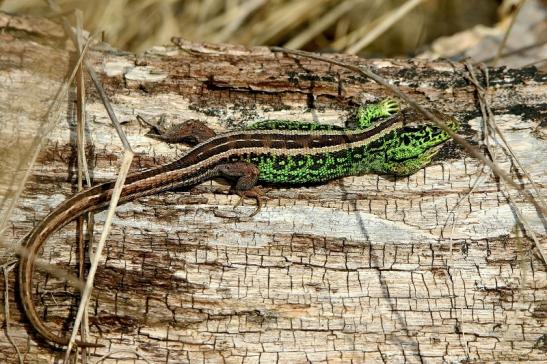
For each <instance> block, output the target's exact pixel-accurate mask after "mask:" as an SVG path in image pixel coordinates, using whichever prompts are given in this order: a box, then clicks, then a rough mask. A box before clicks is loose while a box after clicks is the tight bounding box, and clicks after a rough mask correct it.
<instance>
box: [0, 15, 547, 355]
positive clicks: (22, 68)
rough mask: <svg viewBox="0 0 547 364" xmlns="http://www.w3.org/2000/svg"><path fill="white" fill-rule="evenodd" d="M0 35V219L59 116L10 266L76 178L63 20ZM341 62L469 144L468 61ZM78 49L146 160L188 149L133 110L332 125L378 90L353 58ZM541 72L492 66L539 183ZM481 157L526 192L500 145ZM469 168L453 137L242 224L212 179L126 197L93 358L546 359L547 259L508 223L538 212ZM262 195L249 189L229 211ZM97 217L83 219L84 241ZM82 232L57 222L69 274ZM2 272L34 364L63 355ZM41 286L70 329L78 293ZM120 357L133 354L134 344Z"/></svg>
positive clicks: (25, 198) (103, 137) (100, 115)
mask: <svg viewBox="0 0 547 364" xmlns="http://www.w3.org/2000/svg"><path fill="white" fill-rule="evenodd" d="M0 29H1V30H2V31H1V32H0V82H1V83H2V86H3V87H2V92H1V94H0V100H1V102H0V108H1V110H0V113H1V115H2V116H1V117H0V118H1V119H0V120H1V125H2V128H1V130H0V139H1V140H2V145H1V146H2V152H1V157H0V158H1V162H2V173H3V175H2V176H1V181H0V182H1V189H2V194H3V195H4V196H5V197H6V198H5V199H4V201H3V205H2V208H3V211H2V212H5V208H6V206H7V202H6V201H9V198H12V197H13V194H14V191H15V188H16V187H17V186H18V184H19V183H20V182H19V181H21V180H22V172H21V169H20V168H19V167H20V166H19V163H20V162H21V160H24V158H25V157H27V156H28V153H29V151H30V150H31V149H32V147H33V146H34V145H36V141H35V140H34V139H33V138H34V136H35V135H36V132H37V130H39V128H40V126H41V125H42V123H43V122H44V120H46V116H47V115H50V116H49V117H50V118H53V119H54V120H57V121H56V123H55V124H54V128H53V130H52V131H51V132H50V133H49V134H48V135H47V137H46V138H45V139H44V142H43V143H44V144H43V147H42V148H41V151H40V154H39V156H38V159H37V162H36V164H35V165H34V166H33V167H32V176H31V177H30V178H29V180H28V181H27V183H26V185H25V189H24V192H23V194H22V196H21V197H20V199H19V200H18V203H17V207H16V209H15V210H14V211H13V213H12V214H11V216H10V217H9V224H8V229H7V230H6V231H5V232H4V234H3V236H2V239H3V240H2V241H3V242H4V243H5V244H7V245H4V246H0V256H1V257H2V262H7V261H9V260H10V259H13V257H14V255H13V249H11V248H12V247H14V246H16V244H18V243H19V241H20V239H21V238H23V237H24V235H25V234H26V233H28V232H29V231H30V230H31V229H32V227H33V226H34V225H36V224H37V223H38V222H39V221H40V220H41V219H42V218H43V217H44V216H45V215H46V214H47V213H48V212H49V211H51V210H52V209H54V208H55V207H56V206H57V205H58V204H59V203H60V202H61V201H62V200H63V199H65V198H66V197H68V196H70V195H71V194H73V193H74V192H75V183H74V178H75V177H74V176H75V172H74V168H75V165H76V151H75V140H76V137H75V121H74V118H75V116H74V115H75V111H74V106H73V104H74V101H73V100H74V97H73V95H72V94H70V95H69V96H68V97H65V98H64V99H63V100H62V102H61V103H60V104H59V105H58V107H59V111H58V114H59V116H60V117H59V118H58V119H55V117H54V116H55V115H57V114H55V113H56V112H57V111H56V109H55V108H54V109H53V111H51V110H49V111H48V106H49V105H50V103H51V101H52V100H53V97H54V95H55V92H56V91H57V90H58V89H59V88H60V87H61V85H62V83H63V80H64V79H65V78H66V77H67V76H68V75H70V73H71V71H72V68H73V65H74V62H75V61H76V59H77V57H76V56H75V52H74V48H73V47H71V46H69V45H68V44H69V43H68V42H67V41H66V40H65V38H64V34H63V32H62V28H61V27H59V26H58V25H56V24H54V23H51V22H50V21H48V20H45V19H41V18H29V17H21V16H11V15H8V14H2V13H0ZM331 56H332V57H336V58H337V59H338V60H341V61H344V62H348V63H351V64H354V65H367V66H368V67H370V68H372V70H374V71H375V72H377V73H378V74H380V75H381V76H382V77H384V78H387V79H389V80H391V81H392V82H393V84H395V85H397V86H398V87H400V89H401V90H402V91H403V92H405V93H407V94H409V95H411V96H412V97H413V98H415V99H416V100H417V101H418V102H419V103H421V104H422V105H424V106H427V107H431V108H436V109H438V110H440V111H443V112H445V113H448V114H452V115H454V116H455V117H456V118H457V119H458V120H459V121H460V122H461V123H462V125H463V128H462V132H461V133H462V134H463V135H464V136H465V137H466V138H467V139H468V140H469V141H471V142H473V143H475V144H477V146H479V144H480V140H481V136H482V127H481V119H480V109H479V107H478V103H477V98H476V89H475V87H474V86H473V85H471V84H470V83H469V82H468V81H467V80H466V78H465V77H464V75H465V74H466V70H465V68H464V66H463V65H462V64H452V63H449V62H446V61H429V60H420V59H385V60H365V59H360V58H358V57H354V56H347V55H331ZM86 59H87V61H88V62H89V63H90V64H91V65H92V66H93V68H94V69H95V70H96V72H98V74H99V75H100V79H101V82H102V83H103V86H104V88H105V90H106V93H107V95H108V97H109V98H110V100H111V102H112V104H113V106H114V110H115V112H116V115H117V117H118V118H119V120H120V121H122V123H123V130H124V131H125V133H127V135H128V136H129V141H130V144H131V146H132V148H133V149H134V150H135V151H136V153H137V155H136V157H135V159H134V163H133V165H132V170H133V171H138V170H141V169H144V168H149V167H152V166H156V165H159V164H161V163H166V162H168V161H171V160H174V159H175V158H176V157H177V155H180V154H181V153H182V152H183V151H184V150H186V149H187V147H185V146H170V145H166V144H164V143H162V142H160V141H156V140H153V139H150V138H148V137H146V136H145V133H146V132H147V131H148V128H147V127H145V126H143V125H141V124H139V122H138V121H137V120H136V116H137V115H141V116H143V117H144V118H146V119H148V120H158V119H159V118H160V117H161V116H165V118H166V124H167V125H172V124H176V123H178V122H182V121H184V120H187V119H198V120H202V121H205V122H206V123H207V124H208V125H209V126H211V127H212V128H214V129H215V130H216V131H218V132H222V131H227V130H232V129H238V128H242V127H244V126H245V125H248V124H250V123H252V122H253V121H257V120H264V119H294V120H303V121H311V120H317V121H319V122H324V123H335V124H337V125H343V124H344V120H346V118H348V116H349V115H350V114H351V112H352V111H353V110H354V109H355V107H356V105H357V104H359V103H361V102H374V101H378V100H381V99H383V98H385V97H388V96H390V95H389V94H388V92H387V91H386V90H385V89H384V88H383V87H381V86H380V85H378V84H376V83H374V82H372V81H370V80H368V79H366V78H363V77H361V76H360V75H357V74H355V73H352V72H350V71H348V70H346V69H342V68H340V67H335V66H332V65H330V64H327V63H324V62H320V61H316V60H309V59H303V58H298V57H294V56H288V55H284V54H280V53H272V52H270V51H269V50H268V49H267V48H261V47H256V48H251V49H249V48H244V47H238V46H232V45H211V44H192V43H187V42H184V41H179V42H178V45H170V46H165V47H156V48H154V49H152V50H150V51H149V52H147V53H146V54H144V55H139V56H137V55H134V54H129V53H125V52H120V51H117V50H113V49H110V48H109V47H108V46H106V45H102V46H100V47H95V48H94V49H93V50H90V51H89V53H88V54H87V56H86ZM545 80H546V76H545V75H544V74H540V73H538V72H537V71H536V69H535V68H526V69H518V70H507V69H503V68H496V69H490V70H489V82H490V85H491V87H490V88H489V91H488V97H489V101H490V103H491V107H492V109H493V111H494V112H495V114H496V122H497V125H498V126H499V128H501V130H502V131H503V133H504V135H505V137H506V138H507V140H508V141H509V144H510V145H511V146H512V148H513V149H514V151H515V153H516V154H517V156H518V158H519V160H520V162H521V163H522V165H523V166H524V167H525V168H526V169H527V171H528V172H529V173H530V175H531V176H532V178H533V179H534V180H535V181H536V182H537V183H538V185H539V186H540V188H542V192H543V195H545V193H544V192H545V190H544V188H543V186H545V183H546V182H547V178H546V173H545V172H546V171H545V161H544V158H545V155H547V146H546V143H545V116H546V104H545V94H546V83H545ZM480 81H481V82H482V83H483V84H484V82H485V77H484V76H483V75H482V74H481V76H480ZM87 83H88V89H87V94H88V99H87V100H86V117H87V120H88V125H87V130H86V138H87V140H88V145H87V148H86V151H87V157H88V163H89V165H90V168H91V172H92V177H93V179H94V182H95V183H99V182H102V181H105V180H111V179H114V178H115V177H116V175H117V170H118V168H119V166H120V162H121V157H122V155H123V148H122V145H121V142H120V141H119V139H118V137H117V135H116V133H115V130H114V128H113V127H112V126H111V123H110V120H109V119H108V116H107V114H106V112H105V110H104V107H103V105H102V103H101V101H100V99H99V97H98V94H97V91H96V90H95V89H94V88H93V87H92V83H91V82H87ZM48 112H49V114H48ZM52 116H53V117H52ZM494 147H496V146H495V145H494ZM493 157H494V158H495V160H496V162H497V163H499V164H500V165H501V166H503V167H504V168H505V169H506V170H507V171H508V173H509V172H512V173H513V174H512V175H513V176H514V177H515V178H519V179H520V183H524V184H526V185H527V186H530V184H529V183H528V182H527V180H526V179H525V178H524V177H523V176H522V175H521V174H517V173H515V172H514V169H511V166H512V164H511V163H510V161H509V160H508V158H507V155H506V154H504V153H503V152H501V151H499V152H498V153H495V155H494V156H493ZM481 171H482V166H481V164H480V163H479V162H478V161H477V160H475V159H473V158H470V157H468V156H466V155H465V153H464V152H463V151H461V149H460V148H459V147H458V146H457V145H455V144H454V143H452V142H450V143H447V145H446V146H445V147H443V149H442V151H441V153H439V156H438V157H437V158H436V159H435V161H434V162H433V163H432V165H430V166H428V167H427V168H425V169H423V170H421V171H419V172H418V173H416V174H414V175H412V176H410V177H405V178H398V179H394V178H391V177H388V176H377V175H363V176H356V177H348V178H343V179H340V180H336V181H332V182H329V183H326V184H323V185H317V186H304V187H296V188H287V187H278V186H276V187H271V186H269V187H268V188H267V189H266V190H265V206H264V207H263V209H262V210H261V212H260V213H259V214H258V215H256V216H254V217H252V218H247V219H242V220H241V221H236V220H233V219H226V218H221V217H218V216H217V215H216V214H215V210H216V209H219V210H222V211H225V212H226V211H227V212H231V210H232V206H233V205H234V204H235V203H236V202H237V200H238V197H237V196H233V195H229V194H228V189H229V186H228V185H227V184H226V183H224V182H223V181H216V180H215V181H211V182H207V183H203V184H201V185H199V186H196V187H194V188H192V189H189V190H185V191H178V192H170V193H165V194H162V195H157V196H152V197H147V198H141V199H139V200H138V201H136V202H132V203H128V204H125V205H122V206H120V207H119V208H118V209H117V213H116V219H115V223H114V225H113V228H112V231H111V233H110V236H109V239H108V241H107V249H106V250H105V253H104V256H103V257H102V258H101V263H100V264H99V269H98V272H97V277H96V279H95V285H94V286H95V289H94V297H93V298H92V300H91V303H90V308H89V315H90V321H91V325H90V326H91V328H90V331H91V338H90V340H91V341H97V342H98V343H101V344H105V345H107V347H106V348H98V349H93V350H89V352H90V353H91V355H92V356H97V357H98V356H100V355H104V354H106V353H107V352H109V351H120V350H130V349H137V350H138V352H139V353H140V354H141V355H142V356H144V357H146V358H147V359H148V360H149V361H150V362H170V363H171V362H173V363H175V362H177V363H185V362H188V363H198V362H208V363H216V362H228V363H271V362H279V363H287V362H292V363H304V362H314V363H322V362H329V363H331V362H333V363H336V362H343V363H346V362H354V363H359V362H365V361H366V362H367V363H376V362H379V363H382V362H384V363H385V362H389V363H403V362H409V363H418V362H426V363H439V362H451V363H452V362H459V363H461V362H468V363H479V362H480V363H484V362H500V363H501V362H515V361H525V362H533V361H538V362H539V361H542V360H544V359H545V352H546V350H547V335H546V334H545V318H546V316H547V303H546V302H547V301H546V299H547V297H546V296H547V295H546V291H545V287H546V284H545V282H546V280H545V278H546V277H545V264H544V263H543V262H542V261H541V259H540V258H539V257H538V255H537V254H536V253H537V252H536V251H535V248H534V244H533V243H532V242H531V241H530V240H529V239H528V238H527V237H523V236H522V234H521V233H519V232H518V231H520V230H519V229H516V228H515V226H518V224H517V218H516V214H517V212H516V208H518V209H519V210H520V211H521V213H522V214H523V215H524V217H525V218H526V219H527V221H528V222H529V223H530V225H531V226H532V229H533V230H534V231H535V233H536V234H539V235H538V236H539V238H540V239H545V226H544V221H543V220H542V218H540V217H539V215H538V212H537V211H536V210H535V209H534V208H533V206H532V205H531V204H530V203H528V202H527V201H526V200H525V199H524V198H523V197H522V196H521V195H519V194H517V193H516V192H515V191H512V190H507V188H506V187H505V185H504V183H503V182H502V181H501V180H499V179H497V178H495V177H493V176H492V175H491V174H490V173H489V171H488V170H485V171H484V172H481ZM477 179H478V182H477ZM508 196H510V197H511V198H512V199H513V201H514V202H515V204H514V205H511V204H510V203H509V202H508ZM253 210H254V205H252V204H251V203H250V202H246V203H245V204H244V206H242V207H238V208H237V209H236V210H235V211H236V213H238V214H241V215H245V214H249V213H251V212H252V211H253ZM104 217H105V214H104V213H100V214H97V215H95V220H96V229H95V235H96V236H98V234H99V233H100V231H101V225H102V222H103V220H104ZM4 218H5V216H4ZM75 236H76V233H75V224H70V225H69V226H68V227H66V228H64V229H63V230H62V231H61V232H59V233H56V234H54V236H52V237H51V238H50V239H49V241H48V243H47V244H46V247H45V249H44V253H43V256H42V258H44V259H46V260H48V261H50V262H52V263H54V264H58V265H61V264H64V265H67V264H68V262H70V264H71V266H72V267H74V265H75V261H76V256H77V253H78V252H77V249H76V247H75V246H76V243H75ZM62 262H64V263H62ZM8 277H9V279H8V282H7V283H8V286H9V289H8V292H7V293H8V294H9V309H10V314H11V317H10V320H9V323H10V330H9V332H10V333H11V337H12V339H13V341H14V343H15V345H16V346H17V347H18V348H19V350H20V351H21V353H22V355H23V356H24V360H25V362H51V361H52V360H53V359H54V358H59V357H61V358H62V354H61V353H59V352H58V351H54V350H52V348H51V347H49V346H48V345H46V344H45V343H44V342H43V341H41V340H40V339H39V337H37V336H36V335H35V334H34V333H33V331H32V328H31V327H30V326H29V325H28V324H27V323H26V320H25V317H24V315H23V313H22V312H21V311H20V305H19V304H18V303H17V301H18V296H17V295H16V284H15V281H16V280H15V277H16V274H15V272H14V271H12V272H11V273H9V274H8ZM1 279H2V280H3V279H4V278H3V277H2V278H1ZM3 283H5V282H3ZM35 286H36V289H37V292H39V293H37V298H40V300H39V301H37V305H38V306H39V307H40V309H41V310H42V314H43V317H44V318H45V320H46V321H47V323H48V325H49V326H50V327H51V328H52V329H54V330H65V331H67V327H66V325H67V322H69V320H67V317H68V316H69V311H70V310H69V307H71V306H72V307H77V306H76V305H77V300H76V299H74V297H72V296H69V295H67V294H65V293H66V291H67V290H69V291H72V292H74V291H73V290H72V289H71V288H69V287H68V286H67V285H65V284H63V283H62V282H61V281H58V280H55V279H53V277H46V275H45V274H37V275H36V277H35ZM2 287H3V288H2V289H4V285H3V284H2ZM73 296H77V294H73ZM63 304H64V305H65V306H63ZM46 306H47V310H44V307H46ZM73 314H74V312H72V315H73ZM2 322H4V323H5V322H6V315H5V313H3V316H2ZM0 337H2V339H1V340H0V361H2V362H17V360H16V357H15V350H14V347H13V346H12V345H11V344H10V343H9V341H8V340H7V337H6V335H5V332H4V333H2V334H0ZM111 358H123V360H124V362H131V361H133V360H134V361H135V362H140V360H141V359H140V357H139V356H137V355H136V354H135V353H131V352H120V353H115V354H112V356H111ZM95 359H96V358H95Z"/></svg>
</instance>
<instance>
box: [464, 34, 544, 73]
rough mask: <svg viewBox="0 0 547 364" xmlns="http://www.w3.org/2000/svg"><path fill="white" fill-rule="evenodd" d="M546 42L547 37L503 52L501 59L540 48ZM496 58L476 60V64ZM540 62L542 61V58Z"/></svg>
mask: <svg viewBox="0 0 547 364" xmlns="http://www.w3.org/2000/svg"><path fill="white" fill-rule="evenodd" d="M545 43H547V39H544V40H542V41H539V42H537V43H533V44H530V45H527V46H524V47H521V48H517V49H514V50H512V51H509V52H503V53H502V54H500V55H499V59H501V58H505V57H509V56H513V55H515V54H520V53H524V52H526V51H529V50H531V49H534V48H539V47H541V46H543V45H544V44H545ZM495 58H496V56H493V57H488V58H486V59H483V60H479V61H475V62H474V64H475V65H477V64H480V63H490V62H492V61H493V60H494V59H495ZM536 62H538V61H536ZM536 62H533V63H530V64H529V65H524V66H522V68H526V67H529V66H531V65H533V64H534V63H536ZM539 62H541V60H540V61H539Z"/></svg>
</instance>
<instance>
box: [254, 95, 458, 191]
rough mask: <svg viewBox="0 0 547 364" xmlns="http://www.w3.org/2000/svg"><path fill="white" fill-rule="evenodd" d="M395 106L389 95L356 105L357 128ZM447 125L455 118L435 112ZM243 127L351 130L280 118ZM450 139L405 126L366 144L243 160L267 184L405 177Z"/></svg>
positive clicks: (428, 129)
mask: <svg viewBox="0 0 547 364" xmlns="http://www.w3.org/2000/svg"><path fill="white" fill-rule="evenodd" d="M397 111H398V104H397V103H396V102H395V101H393V100H390V99H387V100H384V101H382V102H380V103H378V104H373V105H369V106H366V107H361V108H359V110H358V112H357V116H358V120H357V128H356V129H358V130H359V129H366V128H368V127H370V126H371V124H372V123H373V122H374V121H378V120H379V119H381V118H383V117H387V116H390V115H392V114H393V113H395V112H397ZM437 114H438V115H437V116H439V117H440V118H441V119H442V121H444V122H445V123H447V124H448V125H449V126H450V127H451V129H452V130H454V131H457V130H458V128H459V124H458V122H457V121H456V120H455V119H453V118H450V117H448V116H446V115H442V114H440V113H437ZM249 129H257V130H259V129H268V130H348V131H349V130H355V129H346V128H342V127H338V126H334V125H328V124H318V123H302V122H297V121H286V120H268V121H261V122H258V123H255V124H253V125H251V126H250V127H249ZM448 139H450V136H449V135H448V134H446V133H445V132H443V131H442V130H441V129H439V128H437V127H435V126H432V125H421V126H415V127H412V126H409V127H406V128H403V129H399V130H393V131H391V132H390V133H389V134H387V135H385V136H383V137H382V138H380V139H378V140H376V141H374V142H373V143H371V144H369V145H364V146H360V147H357V148H351V149H345V150H342V151H338V152H335V153H328V152H327V153H321V154H318V155H305V154H304V155H297V156H273V155H268V154H262V155H258V156H252V157H248V158H246V159H243V160H245V161H246V162H249V163H252V164H255V165H257V166H258V168H259V170H260V175H259V181H261V182H266V183H271V184H305V183H319V182H324V181H328V180H331V179H334V178H339V177H343V176H350V175H360V174H364V173H378V174H389V175H394V176H407V175H410V174H413V173H416V172H417V171H418V170H420V169H422V168H423V167H425V166H426V165H428V164H429V163H430V162H431V158H432V157H433V156H434V155H435V154H436V152H437V151H438V148H436V147H437V146H438V145H440V144H442V143H443V142H445V141H447V140H448Z"/></svg>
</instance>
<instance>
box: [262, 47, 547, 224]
mask: <svg viewBox="0 0 547 364" xmlns="http://www.w3.org/2000/svg"><path fill="white" fill-rule="evenodd" d="M270 49H271V50H272V51H274V52H283V53H287V54H294V55H297V56H301V57H307V58H312V59H317V60H321V61H324V62H327V63H330V64H334V65H337V66H340V67H344V68H346V69H349V70H351V71H354V72H357V73H359V74H361V75H363V76H366V77H368V78H370V79H372V80H374V81H376V82H378V83H379V84H380V85H382V86H384V87H386V88H387V89H389V90H390V91H391V92H392V93H393V94H395V95H397V96H398V97H400V98H401V99H402V100H404V101H405V102H406V103H408V105H410V106H411V107H412V108H414V109H416V110H417V111H419V112H420V113H421V114H422V115H424V116H425V117H427V118H428V119H429V120H431V121H432V122H433V123H434V124H435V125H436V126H438V127H439V128H441V129H442V130H443V131H445V132H446V133H447V134H448V135H450V137H451V138H452V139H454V140H455V141H456V142H457V143H458V144H459V145H461V146H462V147H463V148H464V149H465V150H466V151H467V152H468V153H469V155H471V156H472V157H474V158H476V159H477V160H479V161H480V162H482V163H483V164H485V165H486V166H488V167H489V168H490V169H491V170H492V172H493V173H494V174H495V175H496V176H497V177H499V178H501V179H503V180H504V181H505V182H506V183H507V184H508V185H510V186H511V187H513V188H515V189H516V190H517V191H519V192H520V193H522V194H523V195H524V196H525V198H526V199H527V200H528V201H529V202H531V203H532V204H533V205H534V206H535V207H536V208H537V209H538V210H539V211H541V213H542V214H543V215H546V214H547V207H546V206H544V205H543V204H542V203H541V201H538V200H537V199H536V198H535V196H534V195H533V194H531V193H530V191H528V190H527V189H526V188H524V186H522V185H520V184H518V183H516V182H515V181H513V179H512V178H511V177H510V176H508V175H507V174H506V173H505V172H504V171H503V170H501V169H500V168H499V167H498V166H497V165H496V164H495V163H494V162H492V161H490V160H489V159H488V158H486V157H485V156H484V155H483V154H482V153H481V152H480V150H478V149H477V148H475V147H474V146H473V145H471V144H470V143H469V142H468V141H467V140H465V139H464V138H463V137H461V136H459V135H458V134H456V133H455V132H454V131H452V129H450V128H449V127H448V126H447V125H446V124H444V123H443V122H441V121H440V120H439V119H438V118H437V117H435V115H433V114H432V113H430V112H429V111H428V110H427V109H425V108H424V107H423V106H421V105H419V104H418V103H417V102H416V101H414V100H413V99H412V98H411V97H410V96H408V95H406V94H404V93H402V92H401V91H400V90H399V89H398V88H397V87H395V86H393V85H391V84H390V83H389V82H387V80H385V79H383V78H382V77H380V76H378V75H377V74H375V73H374V72H372V71H371V70H370V69H368V68H367V67H365V66H360V67H359V66H354V65H351V64H348V63H344V62H340V61H336V60H334V59H331V58H327V57H323V56H320V55H317V54H314V53H310V52H305V51H298V50H293V49H285V48H281V47H270Z"/></svg>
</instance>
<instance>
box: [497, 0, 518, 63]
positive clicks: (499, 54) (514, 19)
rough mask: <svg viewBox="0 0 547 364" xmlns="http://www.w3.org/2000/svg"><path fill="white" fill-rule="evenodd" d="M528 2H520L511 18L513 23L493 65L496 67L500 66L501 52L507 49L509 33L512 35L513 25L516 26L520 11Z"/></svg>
mask: <svg viewBox="0 0 547 364" xmlns="http://www.w3.org/2000/svg"><path fill="white" fill-rule="evenodd" d="M525 2H526V0H520V3H519V4H518V5H517V8H516V9H515V13H514V14H513V17H512V18H511V23H510V24H509V27H508V28H507V30H506V31H505V34H504V35H503V39H502V40H501V43H500V46H499V47H498V51H497V53H496V57H495V58H494V62H493V63H492V65H493V66H494V67H496V66H497V65H498V61H499V59H500V57H501V52H503V50H504V49H505V45H506V43H507V39H508V38H509V33H511V29H513V25H515V21H516V19H517V17H518V16H519V13H520V11H521V10H522V6H523V5H524V3H525Z"/></svg>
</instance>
